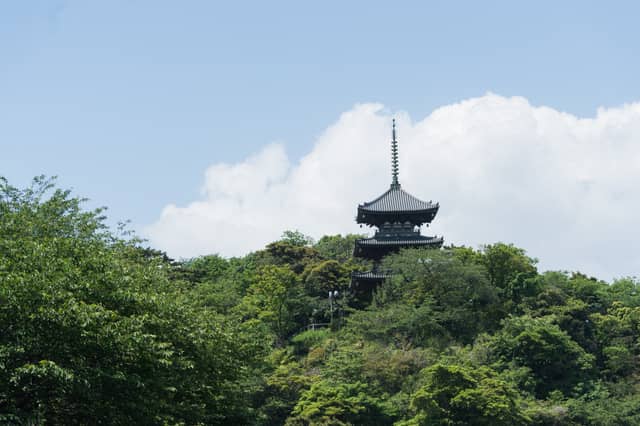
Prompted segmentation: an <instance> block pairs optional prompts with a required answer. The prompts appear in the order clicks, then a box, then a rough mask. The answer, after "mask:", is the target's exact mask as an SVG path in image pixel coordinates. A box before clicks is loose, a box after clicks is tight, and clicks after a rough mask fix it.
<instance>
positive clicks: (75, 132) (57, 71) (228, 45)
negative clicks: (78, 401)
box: [0, 0, 640, 229]
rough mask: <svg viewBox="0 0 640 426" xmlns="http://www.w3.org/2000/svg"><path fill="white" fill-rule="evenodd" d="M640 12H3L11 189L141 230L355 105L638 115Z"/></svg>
mask: <svg viewBox="0 0 640 426" xmlns="http://www.w3.org/2000/svg"><path fill="white" fill-rule="evenodd" d="M639 8H640V6H639V4H638V3H637V2H631V1H629V2H584V1H581V2H578V1H564V2H557V1H536V2H527V4H526V5H525V4H524V2H513V1H485V2H472V1H466V2H462V1H448V2H426V1H425V2H423V1H415V2H393V3H392V2H375V1H350V2H344V1H323V2H315V3H311V2H294V1H291V2H275V1H274V2H257V1H256V2H241V1H234V2H212V1H185V2H169V1H116V0H114V1H108V2H106V1H105V2H97V1H93V2H90V1H57V0H49V1H35V0H34V1H29V2H5V3H3V4H2V5H1V6H0V175H4V176H5V177H7V178H8V179H9V180H10V181H11V182H12V183H14V184H16V185H20V186H22V185H25V184H26V183H27V182H28V181H29V179H30V178H31V177H32V176H34V175H39V174H42V173H44V174H47V175H58V176H59V181H60V184H61V185H62V186H64V187H71V188H73V189H74V190H75V191H76V193H78V194H79V195H82V196H86V197H89V198H90V199H91V200H92V203H95V205H106V206H108V207H109V209H110V216H111V217H112V219H113V220H114V221H116V220H121V219H130V220H131V221H132V223H133V227H134V228H136V229H138V228H142V227H144V226H146V225H148V224H150V223H152V222H154V221H155V220H156V219H157V218H158V216H159V214H160V211H161V210H162V208H163V207H164V206H166V205H167V204H171V203H174V204H176V205H184V204H187V203H189V202H192V201H193V200H194V199H197V198H198V197H199V194H200V190H201V188H202V186H203V183H202V181H203V175H204V173H205V170H206V169H207V167H209V166H210V165H212V164H217V163H230V164H233V163H237V162H241V161H243V160H244V159H245V158H247V157H248V156H250V155H252V154H253V153H256V152H259V151H260V150H261V149H263V147H264V146H266V145H267V144H269V143H273V142H280V143H281V144H282V145H283V147H284V148H285V151H286V153H287V155H288V156H289V158H290V160H291V161H292V162H293V163H295V162H296V161H298V160H299V159H300V158H301V157H303V156H304V155H306V154H308V153H309V152H310V151H311V150H312V149H313V146H314V144H315V143H316V141H317V140H318V137H319V136H320V135H322V134H323V132H325V129H327V127H328V126H330V125H331V124H332V123H334V122H336V120H338V118H339V117H340V115H341V114H342V113H343V112H345V111H348V110H350V109H351V108H352V107H353V106H354V105H355V104H359V103H367V102H378V103H381V104H383V105H384V106H385V111H386V112H390V113H394V112H396V111H404V112H406V113H408V114H409V115H410V116H411V117H414V118H415V119H422V118H423V117H426V116H428V115H429V114H430V113H431V112H432V111H433V110H434V109H436V108H438V107H441V106H443V105H448V104H452V103H455V102H459V101H462V100H465V99H469V98H473V97H478V96H483V95H484V94H486V93H487V92H492V93H496V94H499V95H502V96H506V97H509V96H522V97H524V98H526V99H527V100H528V101H529V102H530V103H531V104H532V105H545V106H549V107H552V108H554V109H556V110H558V111H566V112H568V113H571V114H573V115H576V116H578V117H594V116H595V115H596V110H597V108H599V107H616V106H620V105H622V104H624V103H631V102H634V101H637V100H640V83H639V80H638V77H637V76H638V75H640V59H639V58H640V52H639V51H638V50H639V44H638V40H640V29H639V27H638V25H637V17H638V16H640V13H639V12H640V10H638V9H639Z"/></svg>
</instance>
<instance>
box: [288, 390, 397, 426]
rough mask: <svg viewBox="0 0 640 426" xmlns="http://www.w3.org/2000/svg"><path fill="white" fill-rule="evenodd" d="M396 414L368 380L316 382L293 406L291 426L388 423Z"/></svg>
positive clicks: (373, 424) (289, 420)
mask: <svg viewBox="0 0 640 426" xmlns="http://www.w3.org/2000/svg"><path fill="white" fill-rule="evenodd" d="M392 419H393V417H392V414H391V413H389V412H388V409H387V407H385V405H384V403H383V402H382V401H381V400H380V399H379V398H376V397H375V396H373V395H371V392H370V389H369V387H368V386H367V384H365V383H360V382H357V383H343V382H335V381H330V380H320V381H318V382H315V383H314V384H313V385H312V386H311V388H310V389H309V390H307V391H305V392H304V393H303V394H302V397H301V398H300V400H299V401H298V403H297V404H296V406H295V408H294V409H293V412H292V415H291V417H290V418H289V419H288V420H287V423H286V424H287V425H289V426H296V425H372V426H375V425H388V424H391V422H392Z"/></svg>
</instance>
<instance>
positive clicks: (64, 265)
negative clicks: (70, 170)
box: [0, 178, 259, 424]
mask: <svg viewBox="0 0 640 426" xmlns="http://www.w3.org/2000/svg"><path fill="white" fill-rule="evenodd" d="M0 236H1V237H0V329H1V330H2V333H0V412H2V413H4V416H5V418H13V419H14V420H15V422H16V423H22V422H43V423H50V424H92V423H96V422H97V421H100V422H104V421H108V422H109V423H112V424H162V423H172V424H174V423H179V422H186V423H191V424H193V423H198V422H200V423H207V424H219V423H226V422H227V421H228V420H229V419H235V420H234V421H235V422H236V423H241V422H244V421H245V420H246V419H248V418H249V417H250V410H248V409H247V406H246V403H245V402H244V395H243V394H242V390H241V383H242V382H243V380H244V374H245V370H246V368H247V366H248V365H249V364H248V363H249V362H251V360H252V359H253V358H254V357H255V356H257V355H259V354H258V353H256V352H255V351H256V350H257V348H255V346H254V345H253V344H247V345H245V342H244V341H243V339H238V338H236V336H235V335H234V330H233V328H224V327H222V326H221V324H219V323H218V322H217V321H216V320H215V318H213V317H211V316H209V315H208V314H207V312H206V311H203V310H200V309H199V308H197V307H196V306H195V305H194V304H192V303H191V302H190V295H189V294H188V292H186V291H185V289H184V288H183V286H182V285H181V283H180V282H177V281H176V282H174V281H172V280H171V279H170V278H169V277H170V274H169V271H170V269H171V266H170V265H169V264H168V263H167V262H166V261H165V260H164V259H162V258H161V257H158V256H147V255H145V254H144V253H143V251H141V250H140V249H139V248H138V246H137V241H136V240H135V239H134V240H129V241H126V240H122V239H119V238H117V237H116V236H114V235H113V234H112V233H110V232H109V231H108V230H107V228H106V226H105V225H104V224H103V217H102V215H101V210H97V211H93V212H86V211H83V210H82V208H81V200H79V199H77V198H73V197H71V196H70V193H69V192H68V191H62V190H57V189H54V187H53V182H52V181H50V180H47V179H44V178H38V179H36V180H35V181H34V184H33V186H32V187H31V188H28V189H26V190H18V189H16V188H13V187H11V186H10V185H8V183H7V182H6V181H5V180H2V181H0ZM38 419H39V420H38Z"/></svg>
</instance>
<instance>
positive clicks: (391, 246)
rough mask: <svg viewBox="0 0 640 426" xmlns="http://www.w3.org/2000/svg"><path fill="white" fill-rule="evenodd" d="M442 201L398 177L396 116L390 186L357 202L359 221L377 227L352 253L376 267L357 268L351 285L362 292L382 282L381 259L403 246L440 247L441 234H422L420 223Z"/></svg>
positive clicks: (430, 216)
mask: <svg viewBox="0 0 640 426" xmlns="http://www.w3.org/2000/svg"><path fill="white" fill-rule="evenodd" d="M439 208H440V205H439V204H438V203H434V202H432V201H428V202H427V201H422V200H420V199H418V198H416V197H414V196H413V195H411V194H409V193H408V192H406V191H405V190H403V189H402V187H401V186H400V182H399V181H398V141H397V140H396V121H395V119H394V120H393V129H392V140H391V187H390V188H389V189H388V190H387V191H386V192H385V193H384V194H382V195H380V196H379V197H378V198H376V199H375V200H373V201H370V202H368V203H364V204H360V205H359V206H358V215H357V217H356V222H357V223H359V224H366V225H368V226H371V227H375V228H377V229H376V232H375V234H374V235H373V237H371V238H361V239H359V240H356V243H355V248H354V252H353V255H354V256H355V257H360V258H364V259H369V260H372V261H373V269H372V270H371V271H367V272H354V273H353V275H352V286H353V287H354V290H356V291H358V292H361V291H366V290H369V289H371V288H373V287H376V286H377V285H378V284H380V283H381V282H382V281H383V280H384V279H385V278H386V277H387V276H388V272H386V271H382V270H381V269H380V260H381V259H382V258H383V257H384V256H386V255H388V254H390V253H393V252H397V251H398V250H400V249H401V248H420V247H424V248H427V247H428V248H439V247H441V246H442V243H443V241H444V240H443V238H442V237H437V236H434V237H428V236H424V235H421V234H420V227H421V226H422V225H424V224H427V226H428V224H429V223H431V221H432V220H433V219H434V218H435V216H436V213H438V209H439Z"/></svg>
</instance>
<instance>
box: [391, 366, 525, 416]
mask: <svg viewBox="0 0 640 426" xmlns="http://www.w3.org/2000/svg"><path fill="white" fill-rule="evenodd" d="M422 374H423V375H424V381H425V383H424V385H423V386H422V387H420V389H418V391H417V392H416V393H415V394H413V395H412V397H411V410H412V412H413V413H415V415H414V417H413V418H411V419H410V420H408V421H406V422H402V423H400V425H405V426H409V425H452V426H453V425H460V426H462V425H471V424H473V425H496V426H499V425H504V426H511V425H525V424H528V423H529V421H530V419H529V418H528V417H527V416H526V415H525V414H524V412H523V409H522V407H521V403H520V401H519V398H518V395H517V392H516V391H515V390H514V389H513V388H512V387H511V386H510V385H509V384H508V383H506V382H504V381H503V380H500V379H499V378H498V377H497V375H496V373H495V372H494V371H491V370H490V369H488V368H481V369H475V368H471V367H466V366H463V365H457V364H441V363H438V364H435V365H433V366H431V367H429V368H427V369H425V370H424V371H423V373H422Z"/></svg>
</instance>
